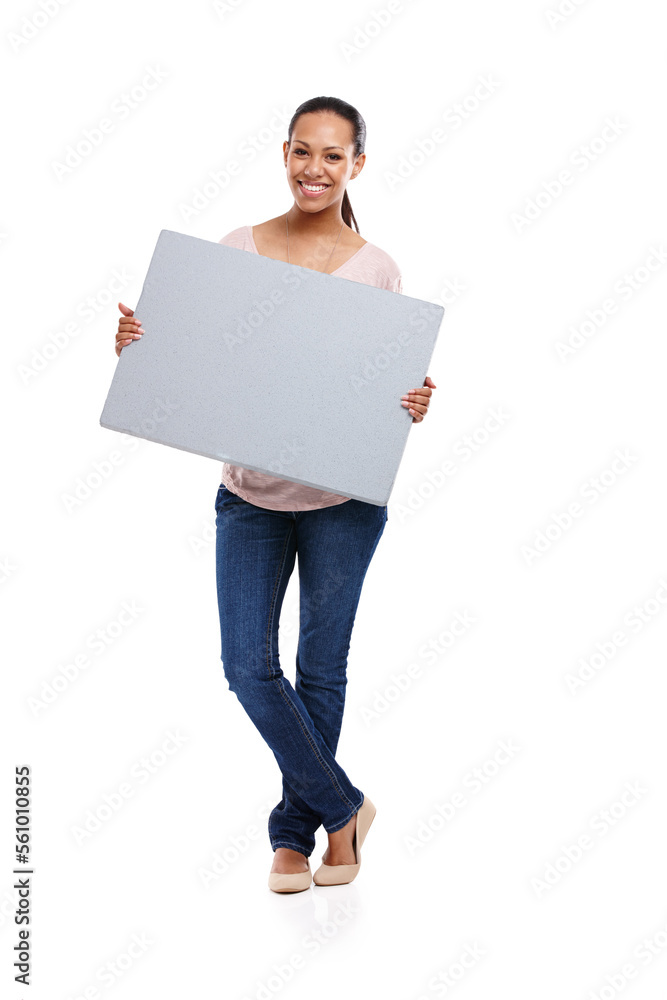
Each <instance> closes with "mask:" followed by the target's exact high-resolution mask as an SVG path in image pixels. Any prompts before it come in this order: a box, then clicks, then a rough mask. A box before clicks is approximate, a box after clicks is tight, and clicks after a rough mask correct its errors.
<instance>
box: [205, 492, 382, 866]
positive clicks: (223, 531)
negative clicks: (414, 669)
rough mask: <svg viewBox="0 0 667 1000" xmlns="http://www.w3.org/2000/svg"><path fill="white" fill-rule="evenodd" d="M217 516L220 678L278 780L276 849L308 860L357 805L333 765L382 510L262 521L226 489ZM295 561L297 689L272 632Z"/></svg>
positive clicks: (305, 513) (343, 507)
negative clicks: (265, 749) (323, 834)
mask: <svg viewBox="0 0 667 1000" xmlns="http://www.w3.org/2000/svg"><path fill="white" fill-rule="evenodd" d="M215 511H216V582H217V591H218V609H219V612H220V637H221V656H220V658H221V660H222V663H223V667H224V672H225V677H226V679H227V682H228V684H229V688H230V690H231V691H233V692H234V693H235V694H236V696H237V698H238V700H239V701H240V702H241V704H242V705H243V708H244V709H245V710H246V712H247V713H248V715H249V717H250V719H251V720H252V722H253V723H254V724H255V726H256V727H257V729H258V730H259V732H260V733H261V734H262V736H263V737H264V740H265V741H266V743H267V744H268V746H269V747H270V748H271V750H272V751H273V754H274V756H275V758H276V761H277V762H278V766H279V768H280V770H281V772H282V798H281V800H280V802H279V803H278V805H277V806H276V807H275V808H274V809H273V810H272V812H271V814H270V816H269V839H270V841H271V846H272V848H273V850H274V851H275V850H276V848H278V847H289V848H291V849H292V850H294V851H300V852H301V853H302V854H305V855H306V857H308V856H310V854H312V852H313V850H314V848H315V831H316V830H317V829H318V827H319V826H320V824H322V825H323V826H324V829H325V830H326V831H327V833H333V832H334V831H335V830H339V829H340V828H341V827H343V826H345V825H346V823H348V822H349V821H350V819H352V816H354V814H355V813H356V812H357V810H358V809H359V807H360V806H361V804H362V803H363V801H364V795H363V793H362V792H361V791H360V790H359V789H358V788H356V787H355V786H354V785H353V784H352V782H351V781H350V779H349V778H348V776H347V774H346V773H345V771H344V770H343V768H342V767H341V766H340V764H339V763H338V762H337V761H336V759H335V753H336V747H337V745H338V738H339V735H340V728H341V723H342V720H343V708H344V705H345V687H346V684H347V676H346V668H347V654H348V650H349V648H350V637H351V635H352V626H353V624H354V619H355V615H356V611H357V605H358V603H359V597H360V595H361V586H362V583H363V580H364V577H365V575H366V571H367V569H368V566H369V564H370V561H371V558H372V556H373V553H374V552H375V549H376V547H377V544H378V542H379V540H380V535H381V534H382V532H383V531H384V526H385V523H386V521H387V508H386V506H385V507H380V506H376V505H375V504H370V503H365V502H364V501H362V500H347V501H345V503H341V504H335V505H334V506H332V507H323V508H320V509H319V510H296V511H294V510H269V509H268V508H266V507H259V506H257V505H256V504H252V503H249V502H248V501H247V500H244V499H243V498H242V497H239V496H237V494H236V493H232V491H231V490H228V489H227V487H226V486H223V485H221V486H220V488H219V489H218V493H217V496H216V500H215ZM297 552H298V554H299V641H298V648H297V654H296V680H295V685H294V687H292V685H291V684H290V682H289V681H288V680H287V678H286V677H285V675H284V674H283V672H282V670H281V668H280V661H279V655H278V624H279V619H280V610H281V607H282V602H283V598H284V596H285V591H286V589H287V584H288V582H289V578H290V576H291V573H292V570H293V569H294V562H295V556H296V554H297Z"/></svg>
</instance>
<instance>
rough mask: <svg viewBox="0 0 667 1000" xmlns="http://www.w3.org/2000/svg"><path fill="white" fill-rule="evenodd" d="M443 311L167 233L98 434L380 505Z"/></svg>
mask: <svg viewBox="0 0 667 1000" xmlns="http://www.w3.org/2000/svg"><path fill="white" fill-rule="evenodd" d="M443 314H444V307H443V306H440V305H436V304H435V303H432V302H425V301H422V300H421V299H415V298H411V297H410V296H407V295H402V294H399V293H396V292H389V291H387V290H385V289H382V288H375V287H373V286H370V285H365V284H363V283H361V282H357V281H351V280H350V279H348V278H339V277H336V276H335V275H331V274H324V273H322V272H320V271H314V270H311V269H310V268H305V267H299V266H298V265H296V264H287V263H285V262H283V261H278V260H273V259H271V258H269V257H264V256H262V255H261V254H255V253H249V252H248V251H246V250H238V249H236V248H234V247H227V246H223V245H222V244H220V243H214V242H211V241H209V240H203V239H200V238H198V237H195V236H187V235H185V234H183V233H176V232H172V231H170V230H167V229H163V230H162V231H161V232H160V235H159V237H158V240H157V243H156V246H155V250H154V252H153V256H152V259H151V262H150V266H149V268H148V272H147V274H146V279H145V281H144V286H143V289H142V292H141V296H140V297H139V301H138V302H137V306H136V309H135V315H136V316H137V317H138V318H139V319H140V320H141V322H142V325H143V327H144V329H145V331H146V332H145V333H144V334H143V336H142V337H141V338H140V339H139V340H134V341H132V343H130V344H128V345H127V346H126V347H124V348H123V350H122V351H121V355H120V357H119V359H118V363H117V366H116V370H115V373H114V377H113V380H112V383H111V387H110V389H109V393H108V396H107V399H106V402H105V404H104V409H103V411H102V415H101V418H100V424H101V425H102V427H107V428H109V429H110V430H115V431H123V432H125V433H126V434H133V435H136V436H137V437H141V438H146V439H147V440H149V441H156V442H158V443H160V444H165V445H169V446H170V447H172V448H180V449H183V450H184V451H189V452H194V453H195V454H198V455H205V456H207V457H208V458H214V459H217V460H219V461H221V462H229V463H231V464H233V465H240V466H243V467H244V468H246V469H254V470H255V471H259V472H265V473H267V474H268V475H271V476H277V477H278V478H280V479H286V480H289V481H290V482H294V483H303V484H304V485H306V486H314V487H316V488H317V489H321V490H326V491H328V492H331V493H338V494H340V495H341V496H346V497H350V498H353V499H356V500H364V501H366V502H368V503H372V504H377V505H380V506H384V505H385V504H386V503H387V501H388V499H389V496H390V494H391V490H392V487H393V484H394V480H395V478H396V473H397V471H398V467H399V464H400V461H401V458H402V456H403V452H404V449H405V446H406V443H407V438H408V434H409V431H410V427H411V425H412V422H413V421H412V416H411V415H410V414H409V413H408V411H407V408H406V407H403V406H401V400H400V397H401V396H402V395H403V393H405V392H407V391H408V390H409V389H413V388H417V387H418V386H422V385H423V384H424V378H425V376H426V375H427V373H428V365H429V362H430V360H431V357H432V354H433V350H434V348H435V341H436V337H437V334H438V330H439V327H440V324H441V322H442V317H443Z"/></svg>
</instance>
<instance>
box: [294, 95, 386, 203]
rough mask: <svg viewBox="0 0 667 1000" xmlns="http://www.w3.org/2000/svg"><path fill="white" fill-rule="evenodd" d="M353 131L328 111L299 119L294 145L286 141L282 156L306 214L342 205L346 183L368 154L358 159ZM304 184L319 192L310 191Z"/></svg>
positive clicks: (342, 120)
mask: <svg viewBox="0 0 667 1000" xmlns="http://www.w3.org/2000/svg"><path fill="white" fill-rule="evenodd" d="M351 132H352V126H351V125H350V123H349V122H348V121H346V119H345V118H341V117H340V116H339V115H336V114H331V113H329V112H327V113H309V114H307V115H301V116H300V117H299V118H298V119H297V121H296V124H295V126H294V131H293V132H292V142H291V145H290V144H289V143H288V142H287V141H286V142H284V143H283V153H284V156H285V167H286V168H287V182H288V184H289V186H290V188H291V191H292V194H293V195H294V201H295V202H296V204H297V205H298V206H299V208H300V209H302V210H303V211H304V212H319V211H320V210H321V209H323V208H327V207H329V206H331V205H334V204H336V203H340V202H341V201H342V200H343V195H344V194H345V186H346V184H347V182H348V181H349V180H350V179H351V178H353V177H356V176H357V174H359V172H360V171H361V168H362V167H363V165H364V162H365V160H366V154H365V153H361V154H360V155H359V156H358V157H357V159H356V160H355V156H354V145H353V143H352V138H351ZM304 184H307V185H309V186H312V187H315V188H316V190H315V191H312V192H311V191H308V190H307V189H306V188H305V187H304Z"/></svg>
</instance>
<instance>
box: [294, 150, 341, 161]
mask: <svg viewBox="0 0 667 1000" xmlns="http://www.w3.org/2000/svg"><path fill="white" fill-rule="evenodd" d="M294 152H295V153H305V152H306V150H305V149H295V150H294ZM329 156H330V157H332V158H333V159H334V160H340V156H339V155H338V153H329Z"/></svg>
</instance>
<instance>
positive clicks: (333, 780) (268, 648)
mask: <svg viewBox="0 0 667 1000" xmlns="http://www.w3.org/2000/svg"><path fill="white" fill-rule="evenodd" d="M291 532H292V525H290V534H288V535H287V537H286V539H285V545H284V546H283V551H282V555H281V557H280V565H279V567H278V573H277V574H276V581H275V583H274V586H273V594H272V596H271V606H270V608H269V620H268V624H267V629H266V668H267V674H268V677H269V679H270V680H276V681H281V680H282V679H283V678H282V677H272V676H271V625H272V623H273V613H274V610H275V601H276V593H277V590H278V585H279V583H280V579H281V577H282V574H283V570H284V567H285V551H286V549H287V542H288V541H289V539H290V537H291ZM278 687H279V690H280V692H281V694H282V696H283V698H284V699H285V701H286V702H287V704H288V705H289V707H290V708H291V710H292V712H293V714H294V716H295V717H296V719H297V721H298V723H299V725H300V726H301V731H302V732H303V734H304V736H305V737H306V740H307V742H308V743H309V745H310V748H311V749H312V751H313V754H314V756H315V760H316V761H317V763H318V764H319V765H320V767H321V768H322V770H323V771H324V773H325V774H326V775H327V777H328V778H329V780H330V782H331V784H332V785H333V788H334V791H335V792H336V794H337V795H338V797H339V798H340V799H341V801H342V802H344V803H345V804H346V805H347V806H350V807H351V806H352V802H351V801H350V800H349V799H348V797H347V796H346V795H345V793H344V792H343V790H342V788H341V787H340V785H339V784H338V781H337V780H336V776H335V774H334V773H333V771H332V770H331V768H330V767H329V766H328V765H327V764H326V763H325V761H324V760H323V759H322V756H321V754H320V752H319V750H318V749H317V745H316V744H315V743H314V741H313V739H312V737H311V735H310V733H309V732H308V728H307V726H306V725H305V723H304V720H303V717H302V715H301V713H300V712H299V710H298V708H297V707H296V705H295V704H294V702H293V701H292V699H291V698H290V697H289V695H288V693H287V691H286V690H285V688H284V686H283V684H279V685H278Z"/></svg>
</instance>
